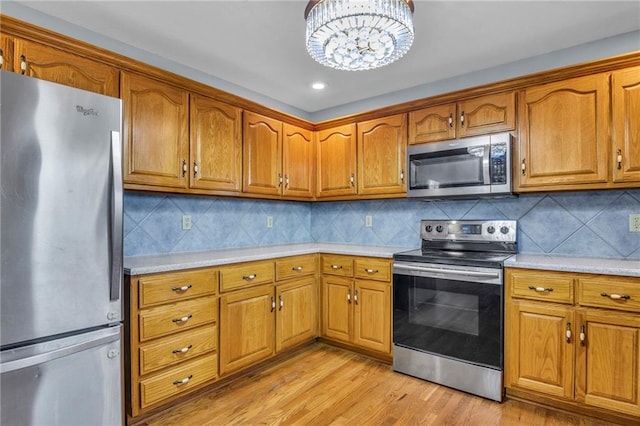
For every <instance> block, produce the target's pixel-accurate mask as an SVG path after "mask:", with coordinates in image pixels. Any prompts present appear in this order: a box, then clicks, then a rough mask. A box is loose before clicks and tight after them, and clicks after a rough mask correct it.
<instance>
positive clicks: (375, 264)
mask: <svg viewBox="0 0 640 426" xmlns="http://www.w3.org/2000/svg"><path fill="white" fill-rule="evenodd" d="M352 265H355V269H353V268H352ZM360 269H362V271H360ZM322 270H323V277H322V336H323V337H325V338H327V339H329V340H334V341H338V342H342V343H347V344H349V345H351V346H354V347H357V348H362V349H367V350H371V351H375V352H379V353H383V354H390V353H391V282H390V276H391V273H390V271H391V262H390V260H389V259H375V258H363V257H353V258H351V257H350V256H335V255H323V259H322ZM345 271H347V272H346V275H347V276H345ZM367 271H369V272H368V273H369V274H371V277H369V279H359V278H355V279H354V278H352V277H349V276H348V275H352V276H353V275H354V274H355V277H358V276H359V275H360V274H367ZM374 271H375V272H374ZM378 274H379V275H378Z"/></svg>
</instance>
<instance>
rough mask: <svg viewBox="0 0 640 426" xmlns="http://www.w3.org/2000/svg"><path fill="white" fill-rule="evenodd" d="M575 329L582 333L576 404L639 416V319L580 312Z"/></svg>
mask: <svg viewBox="0 0 640 426" xmlns="http://www.w3.org/2000/svg"><path fill="white" fill-rule="evenodd" d="M577 325H578V327H580V330H581V331H583V332H584V340H582V339H581V343H580V344H579V345H577V358H576V398H577V400H578V401H580V402H584V403H586V404H589V405H592V406H595V407H600V408H607V409H609V410H613V411H616V412H618V413H624V414H630V415H633V416H640V395H639V393H638V392H639V389H638V383H639V381H640V371H638V369H639V368H640V318H638V317H637V316H634V315H632V314H629V313H618V312H611V311H607V310H599V309H581V310H579V311H578V315H577Z"/></svg>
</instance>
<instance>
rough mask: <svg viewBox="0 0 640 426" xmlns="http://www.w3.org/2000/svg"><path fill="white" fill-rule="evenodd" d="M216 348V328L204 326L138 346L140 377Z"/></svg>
mask: <svg viewBox="0 0 640 426" xmlns="http://www.w3.org/2000/svg"><path fill="white" fill-rule="evenodd" d="M217 347H218V327H217V326H215V325H211V326H205V328H199V329H196V330H192V331H186V332H184V333H179V334H178V335H176V336H171V337H165V338H164V339H160V340H157V341H155V342H151V343H146V344H142V345H140V375H144V374H148V373H151V372H153V371H156V370H159V369H161V368H164V367H168V366H170V365H174V364H178V363H180V362H183V361H187V360H190V359H193V358H195V357H197V356H198V355H202V354H204V353H207V352H212V351H215V350H216V349H217Z"/></svg>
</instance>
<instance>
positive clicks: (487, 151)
mask: <svg viewBox="0 0 640 426" xmlns="http://www.w3.org/2000/svg"><path fill="white" fill-rule="evenodd" d="M490 155H491V145H485V146H484V155H483V156H482V176H483V177H484V184H485V185H490V184H491V176H490V175H489V157H490Z"/></svg>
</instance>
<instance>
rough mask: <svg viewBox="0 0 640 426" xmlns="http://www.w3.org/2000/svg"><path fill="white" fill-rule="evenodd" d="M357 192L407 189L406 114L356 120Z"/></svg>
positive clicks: (393, 192)
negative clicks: (360, 121)
mask: <svg viewBox="0 0 640 426" xmlns="http://www.w3.org/2000/svg"><path fill="white" fill-rule="evenodd" d="M357 128H358V194H395V193H403V192H404V193H406V192H407V185H406V183H405V179H404V172H405V170H404V169H405V167H406V164H407V115H406V114H398V115H393V116H391V117H384V118H380V119H377V120H370V121H365V122H362V123H358V126H357Z"/></svg>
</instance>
